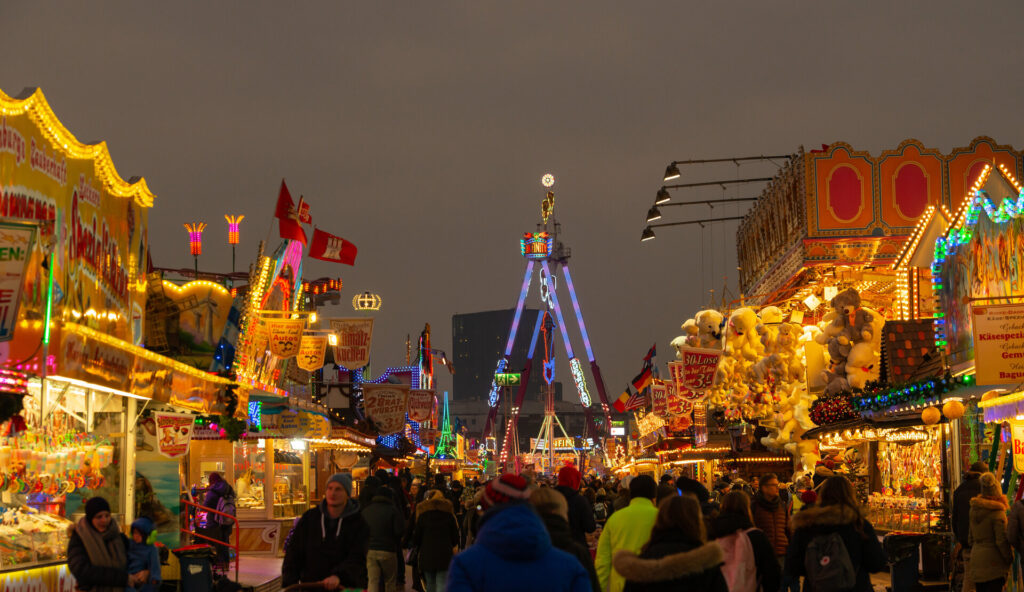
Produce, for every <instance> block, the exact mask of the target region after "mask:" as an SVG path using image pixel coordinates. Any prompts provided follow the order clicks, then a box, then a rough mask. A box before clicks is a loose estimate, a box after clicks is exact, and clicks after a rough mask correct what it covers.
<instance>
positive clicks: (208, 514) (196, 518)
mask: <svg viewBox="0 0 1024 592" xmlns="http://www.w3.org/2000/svg"><path fill="white" fill-rule="evenodd" d="M181 504H182V505H183V506H191V507H193V508H195V509H196V513H195V514H193V515H192V516H191V517H190V518H189V520H188V524H189V525H190V526H192V527H193V528H198V522H199V511H200V510H202V511H203V512H206V520H207V523H209V521H210V517H211V515H215V516H224V517H225V518H230V519H231V522H232V523H234V525H235V526H234V529H233V530H234V533H235V544H234V545H232V544H230V543H226V542H224V541H222V540H220V539H215V538H211V537H208V536H206V535H203V534H199V533H198V532H195V531H192V530H189V529H187V528H182V529H181V532H184V533H188V534H190V535H192V536H193V537H197V538H200V539H203V540H206V541H209V542H211V543H215V544H217V545H223V546H225V547H227V548H228V549H234V550H235V583H238V564H239V563H240V561H239V560H240V558H241V553H240V545H239V533H238V518H236V517H234V516H232V515H231V514H225V513H224V512H218V511H217V510H216V509H214V508H208V507H206V506H202V505H200V504H197V503H195V502H192V501H189V500H187V499H185V498H184V497H183V498H181ZM230 562H231V558H230V557H229V558H228V564H229V565H230ZM228 569H229V570H230V567H229V568H228Z"/></svg>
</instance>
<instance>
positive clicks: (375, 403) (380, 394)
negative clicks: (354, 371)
mask: <svg viewBox="0 0 1024 592" xmlns="http://www.w3.org/2000/svg"><path fill="white" fill-rule="evenodd" d="M408 403H409V385H407V384H364V385H363V411H364V412H365V413H366V417H368V418H369V419H370V420H371V421H373V425H375V426H377V431H378V432H379V433H380V435H382V436H386V435H388V434H394V433H396V432H400V431H402V429H403V428H404V427H405V410H406V409H407V408H408Z"/></svg>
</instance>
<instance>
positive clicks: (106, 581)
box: [68, 526, 131, 590]
mask: <svg viewBox="0 0 1024 592" xmlns="http://www.w3.org/2000/svg"><path fill="white" fill-rule="evenodd" d="M69 530H70V532H71V538H69V539H68V571H70V572H71V575H73V576H75V581H76V582H78V587H79V588H80V589H82V590H88V589H90V588H93V587H96V586H109V587H112V588H114V589H117V590H120V589H122V588H125V587H126V585H127V584H128V570H127V567H128V565H127V561H126V562H125V566H124V567H123V568H120V567H102V566H99V565H93V564H92V560H91V559H89V552H88V551H87V550H86V549H85V543H83V542H82V537H80V536H78V533H77V532H75V530H74V527H73V526H72V527H71V528H70V529H69ZM120 537H121V542H123V543H124V550H125V557H127V556H128V549H129V548H130V544H131V542H130V541H129V540H128V537H126V536H125V535H124V534H121V535H120Z"/></svg>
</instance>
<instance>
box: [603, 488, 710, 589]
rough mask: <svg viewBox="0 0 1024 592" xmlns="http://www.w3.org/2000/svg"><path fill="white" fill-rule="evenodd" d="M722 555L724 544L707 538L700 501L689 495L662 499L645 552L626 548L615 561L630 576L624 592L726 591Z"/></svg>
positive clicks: (627, 577) (623, 572)
mask: <svg viewBox="0 0 1024 592" xmlns="http://www.w3.org/2000/svg"><path fill="white" fill-rule="evenodd" d="M723 560H724V555H723V553H722V548H721V547H719V546H718V544H717V543H715V542H714V541H712V542H710V543H709V542H707V536H706V533H705V528H704V517H703V516H702V515H701V511H700V502H698V501H697V498H696V497H694V496H693V495H690V494H686V495H673V496H670V497H667V498H665V499H664V500H662V502H661V504H660V505H659V506H658V516H657V518H656V519H655V521H654V527H653V528H652V529H651V538H650V540H649V541H648V542H647V544H646V545H644V547H643V549H642V550H641V552H640V555H636V554H634V553H632V552H630V551H628V550H621V551H619V552H617V553H616V554H615V558H614V560H613V565H614V566H615V570H616V571H618V572H619V573H620V574H621V575H622V577H624V578H625V579H626V587H625V589H624V590H623V592H657V591H662V590H663V591H666V592H668V591H669V590H702V591H705V590H706V591H708V592H727V591H728V586H727V585H726V583H725V577H724V576H723V575H722V571H721V569H720V566H721V565H722V562H723Z"/></svg>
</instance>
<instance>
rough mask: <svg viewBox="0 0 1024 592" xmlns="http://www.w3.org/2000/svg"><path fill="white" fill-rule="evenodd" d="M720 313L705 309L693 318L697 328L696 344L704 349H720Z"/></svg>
mask: <svg viewBox="0 0 1024 592" xmlns="http://www.w3.org/2000/svg"><path fill="white" fill-rule="evenodd" d="M723 318H724V317H722V313H720V312H718V311H717V310H713V309H705V310H702V311H700V312H698V313H697V315H696V316H694V317H693V321H694V324H695V325H696V326H697V343H698V345H699V347H703V348H705V349H722V319H723Z"/></svg>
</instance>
